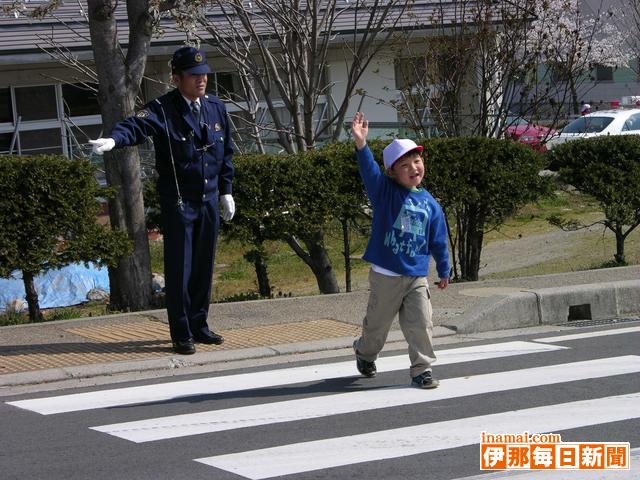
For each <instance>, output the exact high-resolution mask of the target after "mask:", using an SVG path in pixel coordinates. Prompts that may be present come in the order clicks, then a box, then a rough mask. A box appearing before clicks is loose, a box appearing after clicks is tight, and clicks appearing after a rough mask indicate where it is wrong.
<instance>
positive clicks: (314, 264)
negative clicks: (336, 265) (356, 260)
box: [286, 232, 340, 293]
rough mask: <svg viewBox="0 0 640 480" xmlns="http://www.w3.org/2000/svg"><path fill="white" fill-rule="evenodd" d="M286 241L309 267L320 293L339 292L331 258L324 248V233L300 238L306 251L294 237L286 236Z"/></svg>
mask: <svg viewBox="0 0 640 480" xmlns="http://www.w3.org/2000/svg"><path fill="white" fill-rule="evenodd" d="M286 241H287V243H288V244H289V246H290V247H291V248H292V249H293V251H294V252H296V254H297V255H298V256H299V257H300V258H301V259H302V261H303V262H304V263H306V264H307V265H308V266H309V268H311V271H312V272H313V274H314V275H315V277H316V282H318V289H319V290H320V293H340V286H339V285H338V281H337V280H336V274H335V272H334V271H333V266H332V265H331V259H330V258H329V254H328V253H327V250H326V249H325V248H324V234H323V233H322V232H315V233H314V234H312V235H311V236H309V237H307V238H303V239H302V241H303V243H304V244H305V246H306V247H307V250H308V252H307V251H305V250H304V249H303V248H302V247H301V246H300V244H299V243H298V241H297V240H296V239H295V237H293V236H288V237H287V238H286Z"/></svg>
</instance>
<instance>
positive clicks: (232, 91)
mask: <svg viewBox="0 0 640 480" xmlns="http://www.w3.org/2000/svg"><path fill="white" fill-rule="evenodd" d="M208 86H209V89H211V90H213V92H214V93H215V94H216V95H217V96H219V97H220V98H221V99H223V100H230V99H231V100H236V101H237V100H242V99H243V98H244V88H243V87H242V81H241V80H240V75H239V74H238V73H237V72H216V73H210V74H209V79H208Z"/></svg>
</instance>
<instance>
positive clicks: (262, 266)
mask: <svg viewBox="0 0 640 480" xmlns="http://www.w3.org/2000/svg"><path fill="white" fill-rule="evenodd" d="M253 266H254V267H255V269H256V276H257V277H258V290H259V291H260V296H261V297H265V298H269V297H271V284H270V283H269V275H268V273H267V264H266V262H265V261H264V258H262V257H261V256H260V257H257V258H256V261H255V262H253Z"/></svg>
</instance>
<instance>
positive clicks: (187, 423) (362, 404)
mask: <svg viewBox="0 0 640 480" xmlns="http://www.w3.org/2000/svg"><path fill="white" fill-rule="evenodd" d="M638 372H640V357H639V356H633V355H629V356H624V357H616V358H605V359H600V360H589V361H585V362H574V363H563V364H559V365H551V366H548V367H537V368H529V369H525V370H518V371H507V372H500V373H490V374H486V375H476V376H473V377H468V378H467V377H462V378H451V379H447V380H446V381H444V382H443V384H442V385H441V388H439V389H437V390H434V391H432V392H429V393H425V392H424V391H422V390H418V389H415V388H411V387H404V388H385V389H377V390H360V391H357V392H349V393H342V394H337V395H325V396H320V397H312V398H304V399H298V400H289V401H284V402H274V403H268V404H261V405H252V406H249V407H238V408H230V409H226V410H213V411H210V412H201V413H194V414H186V415H176V416H172V417H164V418H154V419H150V420H141V421H137V422H127V423H120V424H113V425H104V426H99V427H92V428H93V430H97V431H99V432H104V433H108V434H110V435H114V436H116V437H120V438H124V439H127V440H131V441H133V442H149V441H153V440H162V439H167V438H175V437H184V436H188V435H196V434H200V433H211V432H221V431H224V430H233V429H237V428H246V427H255V426H257V425H266V424H272V423H281V422H291V421H297V420H306V419H309V418H319V417H324V416H328V415H340V414H345V413H353V412H359V411H362V410H365V409H366V410H374V409H377V408H388V407H396V406H400V405H410V404H415V403H426V402H435V401H438V400H445V399H449V398H456V397H462V396H469V395H479V394H482V393H489V392H499V391H503V390H515V389H518V388H527V387H534V386H538V385H551V384H554V383H563V382H571V381H576V380H585V379H589V378H597V377H603V376H607V375H608V376H612V375H624V374H627V373H638Z"/></svg>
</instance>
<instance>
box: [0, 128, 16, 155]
mask: <svg viewBox="0 0 640 480" xmlns="http://www.w3.org/2000/svg"><path fill="white" fill-rule="evenodd" d="M12 138H13V134H12V133H0V154H2V153H9V148H10V147H11V139H12Z"/></svg>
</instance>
